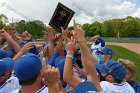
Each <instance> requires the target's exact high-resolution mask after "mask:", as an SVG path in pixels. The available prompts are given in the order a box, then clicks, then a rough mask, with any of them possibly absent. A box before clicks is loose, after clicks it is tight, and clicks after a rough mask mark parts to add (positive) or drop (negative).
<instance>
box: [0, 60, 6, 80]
mask: <svg viewBox="0 0 140 93" xmlns="http://www.w3.org/2000/svg"><path fill="white" fill-rule="evenodd" d="M5 72H6V64H5V63H4V62H3V61H2V60H0V77H1V76H3V75H4V73H5Z"/></svg>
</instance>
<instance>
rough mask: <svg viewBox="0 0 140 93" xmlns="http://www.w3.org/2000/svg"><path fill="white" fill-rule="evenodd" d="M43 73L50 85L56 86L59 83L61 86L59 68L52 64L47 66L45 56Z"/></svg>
mask: <svg viewBox="0 0 140 93" xmlns="http://www.w3.org/2000/svg"><path fill="white" fill-rule="evenodd" d="M42 75H43V78H44V80H45V81H46V82H47V84H48V87H54V86H55V85H58V88H59V80H60V73H59V70H58V68H55V67H52V66H51V65H48V66H46V59H45V58H42Z"/></svg>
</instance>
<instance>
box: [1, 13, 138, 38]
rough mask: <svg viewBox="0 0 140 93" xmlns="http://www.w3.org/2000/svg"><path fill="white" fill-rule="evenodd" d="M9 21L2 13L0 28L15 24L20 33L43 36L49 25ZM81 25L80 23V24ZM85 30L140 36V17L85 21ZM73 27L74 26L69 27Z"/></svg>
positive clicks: (103, 34) (34, 21)
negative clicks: (26, 32)
mask: <svg viewBox="0 0 140 93" xmlns="http://www.w3.org/2000/svg"><path fill="white" fill-rule="evenodd" d="M6 23H8V18H7V17H6V16H5V15H4V14H0V29H2V28H4V27H5V29H7V28H8V27H9V26H14V27H15V28H16V30H17V32H18V33H22V32H23V31H28V32H29V33H31V34H32V36H34V37H37V38H39V37H42V36H43V31H44V30H46V28H47V26H46V25H45V24H44V23H43V22H42V21H40V20H32V21H30V20H29V21H25V20H21V21H19V22H13V23H10V24H8V25H7V24H6ZM79 25H80V24H79ZM80 26H81V27H82V28H83V29H84V30H85V31H86V36H88V37H91V36H94V35H101V36H103V37H117V38H122V37H140V18H138V17H132V16H128V17H126V18H120V19H111V20H106V21H104V22H98V21H95V22H93V23H91V24H89V23H85V24H83V25H80ZM69 28H70V29H72V28H73V27H69Z"/></svg>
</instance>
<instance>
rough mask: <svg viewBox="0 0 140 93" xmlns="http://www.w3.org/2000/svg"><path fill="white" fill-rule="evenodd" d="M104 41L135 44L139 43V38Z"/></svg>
mask: <svg viewBox="0 0 140 93" xmlns="http://www.w3.org/2000/svg"><path fill="white" fill-rule="evenodd" d="M106 42H116V43H136V44H140V40H106Z"/></svg>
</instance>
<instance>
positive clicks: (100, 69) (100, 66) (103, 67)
mask: <svg viewBox="0 0 140 93" xmlns="http://www.w3.org/2000/svg"><path fill="white" fill-rule="evenodd" d="M96 68H97V69H98V70H99V71H100V72H104V73H107V70H106V68H105V66H104V65H103V64H96Z"/></svg>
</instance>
